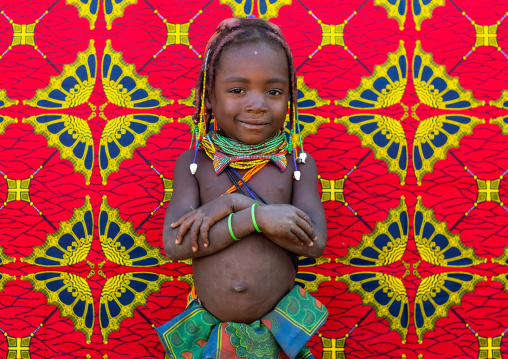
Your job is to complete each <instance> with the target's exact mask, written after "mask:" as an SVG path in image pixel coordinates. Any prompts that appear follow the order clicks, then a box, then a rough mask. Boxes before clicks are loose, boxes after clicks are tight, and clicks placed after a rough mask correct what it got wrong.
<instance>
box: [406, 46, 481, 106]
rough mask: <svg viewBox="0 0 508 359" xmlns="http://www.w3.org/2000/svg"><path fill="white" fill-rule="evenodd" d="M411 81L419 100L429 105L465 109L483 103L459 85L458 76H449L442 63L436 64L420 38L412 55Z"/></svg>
mask: <svg viewBox="0 0 508 359" xmlns="http://www.w3.org/2000/svg"><path fill="white" fill-rule="evenodd" d="M413 83H414V86H415V90H416V94H417V95H418V98H419V99H420V101H421V102H422V103H424V104H426V105H427V106H430V107H434V108H439V109H445V110H465V109H468V108H474V107H478V106H483V105H484V104H485V102H484V101H478V100H476V99H475V98H474V97H473V92H472V91H471V90H466V89H464V88H463V87H462V86H460V84H459V79H458V77H451V76H449V75H448V73H447V72H446V68H445V66H444V65H438V64H436V63H435V62H434V59H433V58H432V54H431V53H427V52H425V51H423V49H422V46H421V44H420V40H417V41H416V48H415V52H414V56H413Z"/></svg>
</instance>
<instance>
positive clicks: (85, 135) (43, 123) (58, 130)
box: [22, 114, 94, 184]
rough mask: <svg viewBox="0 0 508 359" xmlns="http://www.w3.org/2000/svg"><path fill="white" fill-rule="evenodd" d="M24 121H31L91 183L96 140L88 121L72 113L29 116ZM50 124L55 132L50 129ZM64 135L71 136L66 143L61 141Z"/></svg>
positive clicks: (87, 181) (87, 182)
mask: <svg viewBox="0 0 508 359" xmlns="http://www.w3.org/2000/svg"><path fill="white" fill-rule="evenodd" d="M22 122H23V123H29V124H30V125H32V127H33V128H34V130H35V132H36V133H38V134H41V135H43V136H44V137H45V138H46V140H47V141H48V146H51V147H55V148H57V149H58V150H59V151H60V156H61V157H62V158H65V159H67V160H69V161H71V162H72V165H73V167H74V171H76V172H80V173H81V174H83V176H84V177H85V181H86V184H90V179H91V177H92V168H93V158H94V152H93V151H94V149H93V148H94V142H93V138H92V131H91V130H90V127H89V126H88V123H87V122H86V121H84V120H82V119H80V118H79V117H75V116H70V115H60V114H47V115H39V116H32V117H27V118H24V119H23V121H22ZM49 126H51V127H52V131H53V132H51V131H50V130H49ZM63 136H66V137H68V138H69V141H68V142H67V143H65V144H64V143H63V142H62V141H61V138H62V137H63ZM71 138H72V140H71Z"/></svg>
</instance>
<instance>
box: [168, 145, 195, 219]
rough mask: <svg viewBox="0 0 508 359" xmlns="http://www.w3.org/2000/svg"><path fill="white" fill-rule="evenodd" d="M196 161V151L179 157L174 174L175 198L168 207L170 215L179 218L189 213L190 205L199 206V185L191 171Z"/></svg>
mask: <svg viewBox="0 0 508 359" xmlns="http://www.w3.org/2000/svg"><path fill="white" fill-rule="evenodd" d="M193 161H194V150H193V149H190V150H186V151H184V152H182V153H181V154H180V156H178V159H177V160H176V163H175V168H174V172H173V196H172V198H171V201H170V202H169V205H168V213H171V214H173V212H176V213H174V215H176V216H179V215H181V214H182V212H184V213H185V212H186V211H187V212H188V210H189V208H188V204H191V206H192V207H194V208H197V206H199V185H198V182H197V180H196V178H195V176H193V175H192V173H191V171H190V165H191V163H192V162H193Z"/></svg>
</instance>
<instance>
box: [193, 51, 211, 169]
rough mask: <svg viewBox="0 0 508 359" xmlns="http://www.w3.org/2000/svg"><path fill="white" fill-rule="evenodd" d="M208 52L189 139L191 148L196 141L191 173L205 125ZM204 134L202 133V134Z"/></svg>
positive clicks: (194, 167)
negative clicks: (195, 119)
mask: <svg viewBox="0 0 508 359" xmlns="http://www.w3.org/2000/svg"><path fill="white" fill-rule="evenodd" d="M209 54H210V50H208V51H207V53H206V58H205V67H204V71H203V87H202V89H201V111H200V113H199V121H198V123H194V128H193V134H192V140H191V148H192V144H193V143H194V140H195V141H196V147H195V149H194V161H193V162H192V163H191V164H190V171H191V173H192V174H193V175H195V174H196V171H197V170H198V164H197V163H196V158H197V155H198V148H199V139H200V138H201V127H203V126H205V116H206V114H205V112H206V108H205V88H206V69H207V66H208V55H209ZM203 135H204V134H203Z"/></svg>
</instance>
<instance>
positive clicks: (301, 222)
mask: <svg viewBox="0 0 508 359" xmlns="http://www.w3.org/2000/svg"><path fill="white" fill-rule="evenodd" d="M296 225H297V226H298V227H300V228H301V229H302V230H303V231H304V232H305V233H306V234H307V236H308V237H309V238H310V239H311V240H312V241H315V240H317V235H316V232H314V226H312V225H309V223H307V222H306V221H304V220H302V219H299V220H297V221H296Z"/></svg>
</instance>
